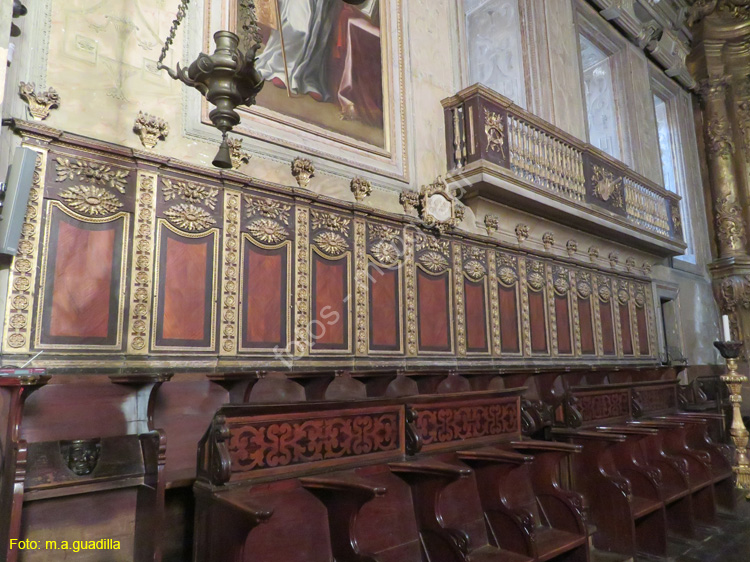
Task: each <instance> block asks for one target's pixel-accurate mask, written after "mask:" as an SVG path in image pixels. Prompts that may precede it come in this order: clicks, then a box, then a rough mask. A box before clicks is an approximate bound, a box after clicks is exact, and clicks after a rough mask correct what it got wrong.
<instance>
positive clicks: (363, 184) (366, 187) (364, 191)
mask: <svg viewBox="0 0 750 562" xmlns="http://www.w3.org/2000/svg"><path fill="white" fill-rule="evenodd" d="M349 189H351V191H352V193H353V194H354V199H356V200H357V202H358V203H361V202H362V201H364V200H365V199H366V198H367V197H369V196H370V195H371V194H372V184H370V182H369V181H367V180H366V179H364V178H359V177H357V178H354V179H352V181H351V183H350V184H349Z"/></svg>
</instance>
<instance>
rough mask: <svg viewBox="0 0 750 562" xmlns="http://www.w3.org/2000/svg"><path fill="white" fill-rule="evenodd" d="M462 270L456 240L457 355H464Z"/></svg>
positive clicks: (454, 281)
mask: <svg viewBox="0 0 750 562" xmlns="http://www.w3.org/2000/svg"><path fill="white" fill-rule="evenodd" d="M428 253H430V252H428ZM446 265H447V264H446ZM462 272H463V258H462V254H461V244H459V243H457V242H456V243H454V244H453V283H454V289H453V290H454V295H455V303H456V343H457V349H458V355H459V356H464V355H466V309H465V303H464V280H463V273H462Z"/></svg>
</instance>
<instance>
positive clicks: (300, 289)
mask: <svg viewBox="0 0 750 562" xmlns="http://www.w3.org/2000/svg"><path fill="white" fill-rule="evenodd" d="M296 211H297V212H296V230H297V242H296V251H295V255H296V256H297V263H296V267H295V271H294V275H295V283H294V284H295V286H294V292H295V297H294V303H295V304H294V306H295V308H294V315H295V319H294V352H295V355H298V356H304V355H307V354H308V353H309V350H310V247H309V244H310V238H309V232H308V228H309V223H310V211H309V209H307V207H297V209H296Z"/></svg>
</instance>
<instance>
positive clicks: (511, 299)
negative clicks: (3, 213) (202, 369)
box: [4, 124, 656, 367]
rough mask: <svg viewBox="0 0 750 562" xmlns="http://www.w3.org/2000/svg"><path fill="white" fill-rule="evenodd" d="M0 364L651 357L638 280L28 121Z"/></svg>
mask: <svg viewBox="0 0 750 562" xmlns="http://www.w3.org/2000/svg"><path fill="white" fill-rule="evenodd" d="M22 127H25V128H26V129H25V130H26V132H27V136H26V138H25V143H26V145H28V146H30V147H32V148H34V149H35V150H37V151H38V153H39V160H38V163H37V171H36V176H35V182H34V185H33V186H32V191H31V199H30V202H29V206H28V209H27V214H26V222H25V224H24V228H23V235H22V239H21V243H20V244H19V253H18V255H17V256H16V258H15V259H14V262H13V265H12V271H11V279H10V290H9V295H8V302H7V310H8V314H6V323H5V327H4V343H5V350H6V353H10V354H25V355H28V354H32V353H36V352H38V351H41V350H45V355H44V356H43V357H42V358H41V359H42V361H44V360H46V359H49V360H52V359H53V358H54V360H56V361H60V360H63V361H65V360H67V361H69V362H70V363H71V364H82V365H85V364H86V360H85V359H84V357H83V355H84V354H85V355H86V356H88V357H89V358H90V357H92V356H98V357H97V359H96V360H97V362H98V364H99V365H106V362H107V360H108V358H109V360H111V361H112V362H113V363H114V362H117V363H118V364H120V363H121V362H122V357H123V356H125V358H126V360H127V358H137V357H138V356H149V357H151V358H155V359H156V360H158V358H159V357H169V356H172V357H175V356H179V357H180V358H181V361H184V362H185V364H186V365H188V366H189V365H190V361H193V360H194V361H195V364H196V365H200V364H201V363H200V362H201V361H204V362H205V360H206V357H211V356H213V357H218V358H222V359H226V360H231V361H239V362H245V363H246V364H248V365H252V364H262V365H264V366H277V367H278V366H286V367H288V366H289V365H290V364H292V362H295V364H299V365H302V364H306V365H313V364H316V363H318V362H320V363H321V364H326V365H335V364H336V361H344V360H345V361H346V363H347V365H351V364H352V361H354V363H355V364H359V365H363V366H367V365H374V364H378V365H385V366H387V365H388V364H389V363H392V364H403V362H404V360H405V359H406V360H408V361H409V362H410V363H414V364H419V363H420V362H424V363H426V362H430V364H433V365H435V364H437V365H440V364H446V365H452V364H455V362H456V358H458V361H459V363H460V362H461V361H466V362H472V363H474V364H481V363H482V362H487V363H496V362H498V361H499V362H501V363H502V364H508V365H513V364H520V363H522V362H523V363H527V362H528V361H529V360H530V359H531V360H533V361H536V362H538V363H543V362H550V361H555V362H560V361H561V360H564V361H569V362H571V363H576V362H581V363H586V364H589V363H592V362H594V363H596V362H600V363H603V362H607V363H612V362H616V361H618V360H623V361H624V360H627V361H630V362H632V361H636V362H638V361H641V362H644V363H654V362H655V360H656V358H655V356H654V350H655V349H656V346H655V344H654V338H655V333H656V332H655V329H654V311H653V303H652V293H651V284H650V282H649V280H648V279H646V278H643V277H639V276H636V275H633V274H629V273H627V272H625V271H617V272H615V271H612V270H610V271H604V270H599V269H597V268H595V267H590V266H587V265H584V264H582V263H581V262H579V261H576V260H573V259H568V260H563V259H561V258H551V257H549V256H544V255H537V254H535V253H533V252H522V251H520V250H518V249H517V248H510V247H506V246H503V245H501V244H499V243H498V242H497V240H493V239H492V238H490V237H487V236H480V235H472V234H469V233H463V232H462V233H461V234H458V233H455V234H444V235H436V233H433V232H431V231H428V230H425V229H424V228H422V227H421V226H420V225H419V224H418V222H417V220H416V219H414V218H412V217H408V216H404V215H395V214H389V213H385V212H379V211H377V210H374V209H372V208H369V207H364V206H362V205H358V204H349V203H343V202H338V201H334V200H331V199H326V198H324V197H321V196H318V195H316V194H314V193H312V192H310V191H307V190H301V189H296V188H295V189H292V188H288V187H284V186H281V185H275V184H273V185H272V184H259V183H257V182H248V179H247V177H245V176H243V175H241V174H238V173H234V172H216V171H213V170H205V169H198V168H193V167H191V166H189V165H187V164H184V163H179V162H174V161H165V160H164V159H163V158H161V157H158V156H156V155H152V154H146V153H141V152H135V151H132V150H128V149H125V148H122V147H116V146H112V145H106V144H103V143H98V142H97V141H91V140H86V139H80V138H78V137H75V136H73V135H67V134H66V135H64V136H65V139H66V141H65V142H61V141H59V140H58V139H57V136H56V135H53V134H52V133H50V131H51V130H49V129H41V128H34V127H36V126H34V125H31V124H23V125H22Z"/></svg>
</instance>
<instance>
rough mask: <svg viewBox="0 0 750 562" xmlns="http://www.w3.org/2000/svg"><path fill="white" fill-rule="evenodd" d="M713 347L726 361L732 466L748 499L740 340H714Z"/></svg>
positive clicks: (748, 464)
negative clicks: (732, 450)
mask: <svg viewBox="0 0 750 562" xmlns="http://www.w3.org/2000/svg"><path fill="white" fill-rule="evenodd" d="M714 347H715V348H716V349H718V350H719V353H721V356H722V357H723V358H724V359H725V360H726V362H727V369H728V370H729V372H728V373H727V374H726V375H722V377H721V380H722V382H723V383H725V384H726V385H727V387H729V402H730V403H731V404H732V426H731V428H730V429H729V434H730V435H731V437H732V443H734V447H735V459H734V460H735V465H734V466H733V467H732V468H733V469H734V473H735V474H736V475H737V487H738V488H740V489H741V490H744V491H745V492H746V496H745V497H746V498H747V499H750V461H748V456H747V443H748V439H750V433H749V432H748V431H747V428H746V427H745V424H744V422H743V421H742V413H741V412H740V404H741V403H742V384H743V383H744V382H746V381H747V377H746V376H744V375H740V374H739V373H738V372H737V367H738V358H739V356H740V352H741V351H742V342H741V341H715V342H714Z"/></svg>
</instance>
